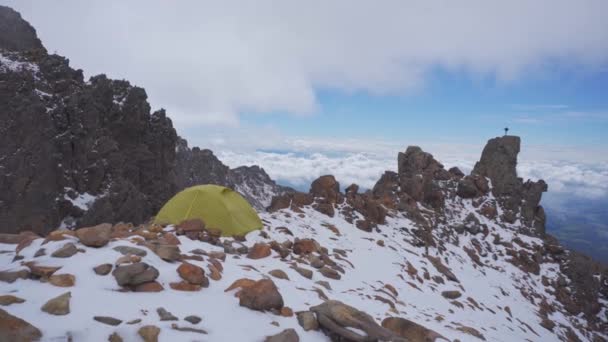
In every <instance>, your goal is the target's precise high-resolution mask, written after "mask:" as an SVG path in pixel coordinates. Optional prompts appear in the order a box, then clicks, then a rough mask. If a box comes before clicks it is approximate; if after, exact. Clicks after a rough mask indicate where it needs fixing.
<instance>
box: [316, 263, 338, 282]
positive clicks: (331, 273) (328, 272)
mask: <svg viewBox="0 0 608 342" xmlns="http://www.w3.org/2000/svg"><path fill="white" fill-rule="evenodd" d="M319 273H321V274H322V275H323V276H324V277H326V278H330V279H336V280H340V278H342V276H340V273H338V272H337V271H336V270H334V269H332V268H329V267H327V266H324V267H321V268H320V269H319Z"/></svg>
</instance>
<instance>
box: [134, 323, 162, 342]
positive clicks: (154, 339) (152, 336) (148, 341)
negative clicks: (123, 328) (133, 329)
mask: <svg viewBox="0 0 608 342" xmlns="http://www.w3.org/2000/svg"><path fill="white" fill-rule="evenodd" d="M137 333H138V334H139V336H141V338H143V339H144V341H145V342H158V335H159V334H160V328H159V327H157V326H154V325H146V326H143V327H141V328H139V330H138V331H137Z"/></svg>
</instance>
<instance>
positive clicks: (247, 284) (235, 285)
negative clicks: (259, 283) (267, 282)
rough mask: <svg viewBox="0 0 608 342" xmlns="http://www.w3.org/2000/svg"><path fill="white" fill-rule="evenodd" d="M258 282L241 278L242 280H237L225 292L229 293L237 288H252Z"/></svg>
mask: <svg viewBox="0 0 608 342" xmlns="http://www.w3.org/2000/svg"><path fill="white" fill-rule="evenodd" d="M255 283H256V281H255V280H251V279H248V278H241V279H237V280H235V281H234V282H233V283H232V284H231V285H230V286H228V287H227V288H226V289H225V290H224V292H228V291H231V290H234V289H237V288H242V289H244V288H246V287H250V286H253V285H255Z"/></svg>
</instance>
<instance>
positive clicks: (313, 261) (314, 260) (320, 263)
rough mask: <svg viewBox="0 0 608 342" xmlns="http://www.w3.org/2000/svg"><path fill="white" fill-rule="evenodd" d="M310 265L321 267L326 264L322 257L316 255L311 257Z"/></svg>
mask: <svg viewBox="0 0 608 342" xmlns="http://www.w3.org/2000/svg"><path fill="white" fill-rule="evenodd" d="M310 266H312V267H314V268H321V267H323V266H325V263H324V262H323V260H321V258H319V257H318V256H316V255H315V256H312V257H310Z"/></svg>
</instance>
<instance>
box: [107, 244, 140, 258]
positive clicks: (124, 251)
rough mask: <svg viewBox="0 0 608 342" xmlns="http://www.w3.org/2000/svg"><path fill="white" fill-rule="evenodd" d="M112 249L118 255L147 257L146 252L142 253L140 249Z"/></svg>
mask: <svg viewBox="0 0 608 342" xmlns="http://www.w3.org/2000/svg"><path fill="white" fill-rule="evenodd" d="M112 249H113V250H115V251H117V252H118V253H120V254H122V255H128V254H132V255H137V256H140V257H145V256H146V255H148V252H146V251H144V250H143V249H141V248H137V247H130V246H116V247H114V248H112Z"/></svg>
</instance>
